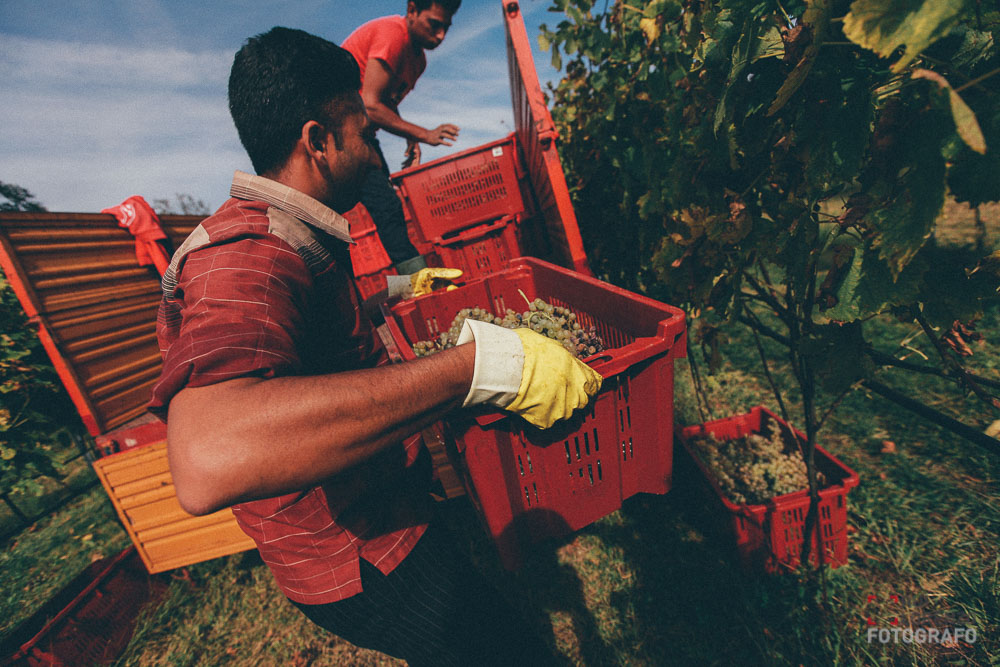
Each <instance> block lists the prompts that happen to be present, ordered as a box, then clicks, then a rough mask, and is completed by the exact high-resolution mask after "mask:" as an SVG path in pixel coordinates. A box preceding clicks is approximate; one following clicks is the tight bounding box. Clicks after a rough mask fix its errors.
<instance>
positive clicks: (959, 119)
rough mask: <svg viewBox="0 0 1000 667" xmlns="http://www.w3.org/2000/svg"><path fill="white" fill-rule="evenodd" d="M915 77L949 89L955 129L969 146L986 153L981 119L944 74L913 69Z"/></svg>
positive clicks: (949, 101) (980, 152) (946, 89)
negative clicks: (977, 118) (977, 117)
mask: <svg viewBox="0 0 1000 667" xmlns="http://www.w3.org/2000/svg"><path fill="white" fill-rule="evenodd" d="M913 78H914V79H928V80H930V81H933V82H934V83H936V84H937V85H938V86H940V87H941V88H942V89H943V90H945V91H947V93H948V103H949V104H950V105H951V116H952V118H954V119H955V130H956V131H957V132H958V136H960V137H962V141H964V142H965V143H966V145H968V147H969V148H971V149H972V150H974V151H976V152H977V153H979V154H980V155H983V154H985V153H986V139H985V138H984V137H983V131H982V130H981V129H980V128H979V121H977V120H976V114H974V113H972V109H970V108H969V105H968V104H966V103H965V102H964V101H962V98H961V97H960V96H959V94H958V93H956V92H955V89H954V88H952V87H951V84H950V83H948V81H947V80H946V79H945V78H944V77H943V76H941V75H940V74H938V73H937V72H932V71H931V70H929V69H917V70H913Z"/></svg>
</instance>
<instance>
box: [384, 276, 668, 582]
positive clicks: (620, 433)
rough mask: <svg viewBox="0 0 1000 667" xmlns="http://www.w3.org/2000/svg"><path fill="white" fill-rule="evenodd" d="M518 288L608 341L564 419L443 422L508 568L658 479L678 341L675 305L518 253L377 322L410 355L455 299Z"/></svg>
mask: <svg viewBox="0 0 1000 667" xmlns="http://www.w3.org/2000/svg"><path fill="white" fill-rule="evenodd" d="M519 290H520V291H523V292H524V295H525V296H526V297H527V298H528V299H535V298H536V297H541V298H542V299H544V300H546V301H548V302H549V303H551V304H553V305H557V306H564V307H567V308H570V309H571V310H572V311H573V312H575V313H576V314H577V318H578V320H579V322H580V324H581V325H582V326H587V327H589V326H591V325H593V326H596V328H597V331H598V333H599V334H600V336H601V338H602V339H603V340H604V343H605V346H606V347H607V348H608V349H607V350H605V351H604V352H601V353H599V354H597V355H594V356H593V357H590V358H589V359H587V360H586V361H587V363H588V364H590V365H591V366H592V367H593V368H594V370H596V371H597V372H599V373H600V374H601V375H602V376H603V377H604V384H603V386H602V388H601V391H600V392H599V393H598V395H597V396H596V397H595V399H594V400H593V401H591V403H590V405H589V406H588V407H587V409H586V410H585V411H582V413H581V414H578V415H576V416H575V417H574V418H573V419H570V420H568V421H566V422H563V423H560V424H557V425H556V426H554V427H552V428H550V429H546V430H542V429H538V428H535V427H533V426H531V425H530V424H528V423H527V422H525V421H524V420H522V419H520V418H518V417H515V416H513V415H510V414H509V413H505V412H502V411H500V410H496V409H492V410H490V409H485V408H482V409H469V410H462V411H457V412H455V413H453V414H452V415H451V416H449V418H448V419H447V420H446V425H447V427H448V430H449V433H450V435H451V436H452V437H453V438H454V440H455V443H456V448H455V449H456V450H457V452H458V460H457V461H455V462H454V465H455V468H456V469H457V470H459V471H461V472H462V474H463V476H464V478H465V480H464V481H465V485H466V490H467V492H468V494H469V497H470V498H471V499H472V500H473V503H474V504H475V505H476V506H477V509H478V510H479V512H480V515H481V516H482V518H483V520H484V523H485V524H486V527H487V529H488V531H489V533H490V535H491V536H492V538H493V540H494V542H495V543H496V546H497V549H498V550H499V553H500V559H501V561H502V562H503V564H504V566H505V567H507V568H508V569H514V568H515V567H517V566H518V565H519V564H520V561H521V554H522V551H523V547H524V546H526V545H527V544H530V543H531V542H535V541H537V540H540V539H544V538H548V537H559V536H562V535H565V534H567V533H570V532H572V531H574V530H577V529H579V528H583V527H584V526H587V525H589V524H590V523H593V522H594V521H596V520H597V519H600V518H601V517H603V516H605V515H607V514H609V513H611V512H613V511H615V510H617V509H618V508H620V507H621V504H622V501H623V500H624V499H625V498H628V497H630V496H632V495H634V494H636V493H640V492H646V493H659V494H662V493H666V492H667V491H668V490H669V489H670V483H671V474H672V465H673V461H672V453H673V430H672V429H673V386H674V383H673V370H674V359H675V358H677V357H680V356H684V354H685V349H686V345H685V342H684V341H685V338H684V336H685V324H684V313H683V311H681V310H679V309H678V308H674V307H673V306H668V305H666V304H663V303H659V302H657V301H653V300H652V299H648V298H646V297H644V296H641V295H638V294H634V293H631V292H628V291H626V290H623V289H619V288H617V287H614V286H612V285H609V284H607V283H604V282H601V281H599V280H596V279H594V278H590V277H588V276H584V275H582V274H580V273H576V272H573V271H569V270H567V269H563V268H560V267H557V266H555V265H553V264H549V263H547V262H543V261H541V260H537V259H533V258H528V257H522V258H518V259H515V260H513V261H512V262H511V263H510V264H509V268H508V269H506V270H504V271H501V272H498V273H494V274H491V275H489V276H486V277H484V278H481V279H478V280H474V281H472V282H470V283H468V284H466V285H464V286H462V287H459V288H458V289H456V290H453V291H447V292H446V291H440V292H434V293H432V294H429V295H427V296H423V297H419V298H416V299H410V300H408V301H404V302H402V303H399V304H397V305H396V306H394V307H393V308H392V309H391V311H390V312H389V316H388V317H387V319H386V323H387V325H388V326H389V329H390V331H391V332H392V334H393V339H394V341H395V342H396V344H397V345H398V346H399V348H400V352H401V353H402V354H403V356H404V358H406V359H413V358H414V354H413V352H412V350H411V348H410V345H411V343H413V342H416V341H418V340H426V339H429V338H431V337H433V336H435V335H437V334H438V333H439V332H441V331H442V330H447V329H448V328H449V327H450V326H451V321H452V319H453V318H454V316H455V314H456V313H457V312H458V311H459V310H461V309H462V308H465V307H470V306H477V305H478V306H480V307H489V308H492V309H493V311H494V312H495V313H498V314H502V313H504V312H505V310H506V309H507V308H511V309H513V310H517V311H518V312H520V311H523V310H525V309H526V308H527V303H526V302H525V300H524V297H522V296H521V294H520V293H519Z"/></svg>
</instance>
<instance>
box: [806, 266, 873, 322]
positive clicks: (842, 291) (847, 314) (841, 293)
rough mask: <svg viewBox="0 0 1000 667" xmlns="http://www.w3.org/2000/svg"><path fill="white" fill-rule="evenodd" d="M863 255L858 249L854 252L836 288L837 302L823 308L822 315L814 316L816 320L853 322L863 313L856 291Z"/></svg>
mask: <svg viewBox="0 0 1000 667" xmlns="http://www.w3.org/2000/svg"><path fill="white" fill-rule="evenodd" d="M863 257H864V254H863V253H862V252H861V251H860V250H856V251H855V252H854V255H853V257H852V258H851V267H850V268H849V269H848V270H847V273H846V274H845V275H844V279H843V281H842V282H841V283H840V286H839V287H838V288H837V292H836V297H837V304H836V305H835V306H833V307H832V308H827V309H826V310H824V311H823V313H822V316H820V317H817V318H815V319H816V321H837V322H853V321H855V320H859V319H861V317H862V316H863V315H865V313H864V311H863V310H862V308H861V299H860V298H858V295H857V293H856V292H857V289H858V284H859V283H860V282H861V265H862V263H863Z"/></svg>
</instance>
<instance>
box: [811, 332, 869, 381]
mask: <svg viewBox="0 0 1000 667" xmlns="http://www.w3.org/2000/svg"><path fill="white" fill-rule="evenodd" d="M865 349H866V348H865V340H864V336H863V335H862V330H861V323H860V322H855V323H854V324H845V325H838V324H829V325H826V326H823V327H819V328H818V329H817V330H816V332H815V333H814V334H813V335H811V336H809V337H808V338H805V339H803V340H802V341H801V342H800V344H799V351H800V352H801V353H802V354H803V355H804V356H805V357H806V358H807V359H808V360H809V363H810V365H811V366H812V368H813V370H814V371H815V373H816V378H817V379H818V380H819V382H820V384H821V385H822V386H823V387H824V388H825V389H826V390H827V391H829V392H831V393H835V394H836V393H840V392H843V391H846V390H847V389H848V388H850V386H851V385H852V384H854V383H855V382H857V381H858V380H860V379H862V378H864V377H865V376H866V375H868V374H869V373H871V372H872V371H873V370H874V365H873V364H872V362H871V360H870V359H868V355H867V354H865Z"/></svg>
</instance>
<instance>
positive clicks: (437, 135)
mask: <svg viewBox="0 0 1000 667" xmlns="http://www.w3.org/2000/svg"><path fill="white" fill-rule="evenodd" d="M456 139H458V125H452V124H451V123H445V124H444V125H438V126H437V127H435V128H434V129H433V130H427V132H426V134H425V136H424V139H423V142H424V143H425V144H428V145H430V146H440V145H441V144H444V145H445V146H451V145H452V143H454V141H455V140H456Z"/></svg>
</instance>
